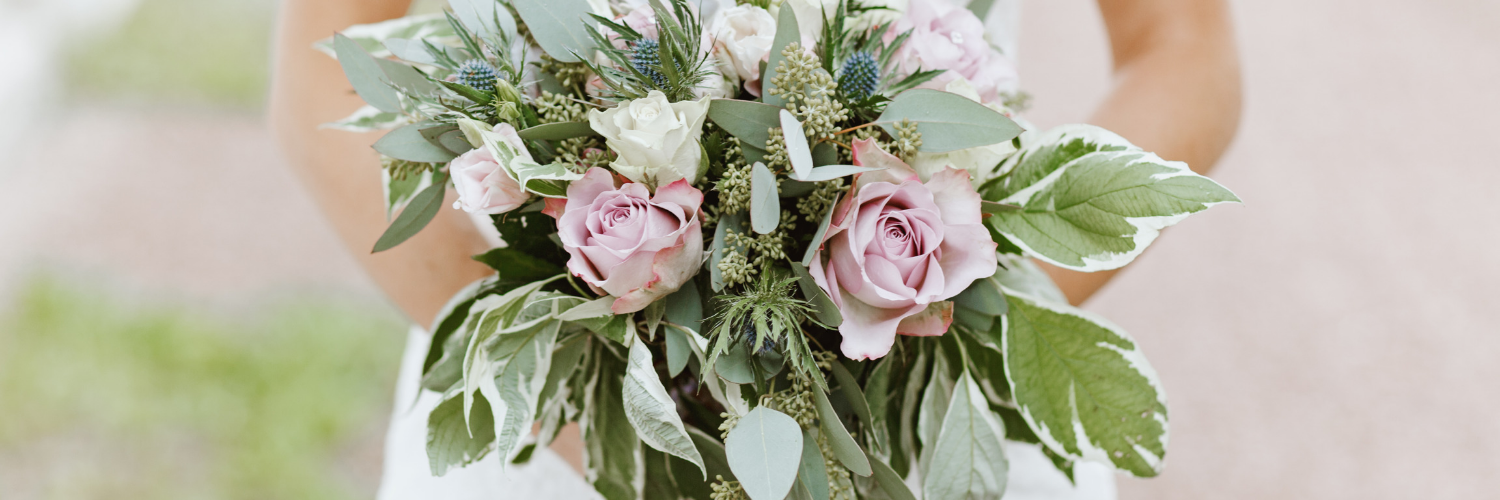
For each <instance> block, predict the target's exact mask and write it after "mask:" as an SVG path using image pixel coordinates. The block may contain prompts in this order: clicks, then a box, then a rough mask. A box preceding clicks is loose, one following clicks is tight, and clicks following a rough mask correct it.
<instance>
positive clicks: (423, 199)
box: [370, 175, 448, 253]
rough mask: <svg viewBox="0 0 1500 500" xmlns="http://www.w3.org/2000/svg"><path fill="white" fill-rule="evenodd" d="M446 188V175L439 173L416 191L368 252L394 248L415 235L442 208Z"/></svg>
mask: <svg viewBox="0 0 1500 500" xmlns="http://www.w3.org/2000/svg"><path fill="white" fill-rule="evenodd" d="M447 188H448V176H447V175H439V176H438V179H437V180H436V181H435V182H433V183H432V185H430V186H427V188H426V189H423V190H422V192H420V193H417V195H416V196H415V197H413V198H412V199H411V202H410V203H407V204H406V209H405V210H402V211H401V214H400V215H397V216H396V220H395V221H394V222H391V226H390V227H388V228H386V230H385V233H384V234H381V235H380V239H379V240H376V241H375V248H374V249H373V250H371V251H370V253H379V252H384V251H386V250H390V249H392V248H395V247H396V245H400V244H401V243H403V242H405V241H406V240H408V239H411V237H412V236H415V235H416V234H417V233H418V232H420V231H421V230H422V228H424V227H427V223H428V222H432V218H433V217H437V214H438V211H439V210H441V209H442V208H443V195H444V194H446V192H447V190H448V189H447Z"/></svg>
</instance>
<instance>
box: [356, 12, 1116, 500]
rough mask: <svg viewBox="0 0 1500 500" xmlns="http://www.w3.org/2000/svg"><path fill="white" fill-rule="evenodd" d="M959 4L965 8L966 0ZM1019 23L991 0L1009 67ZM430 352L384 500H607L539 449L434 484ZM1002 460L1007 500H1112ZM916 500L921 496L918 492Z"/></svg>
mask: <svg viewBox="0 0 1500 500" xmlns="http://www.w3.org/2000/svg"><path fill="white" fill-rule="evenodd" d="M910 1H913V2H920V1H924V0H910ZM955 3H960V4H964V5H967V4H968V2H967V1H964V0H959V1H957V2H955ZM1020 19H1021V17H1020V0H994V2H993V4H992V5H991V8H990V12H989V15H988V16H985V26H986V30H987V31H988V32H989V36H990V41H991V43H993V44H994V45H995V46H996V47H998V48H999V49H1000V50H1001V52H1002V53H1004V54H1005V55H1006V56H1007V57H1010V58H1011V60H1012V61H1017V55H1018V53H1017V40H1018V39H1019V28H1020ZM475 223H476V225H478V226H479V227H480V228H482V229H481V230H484V231H486V237H487V238H488V239H490V240H491V243H492V244H494V245H496V246H498V245H499V244H500V243H499V238H498V236H499V235H498V234H494V228H493V227H492V226H490V225H489V224H488V221H487V220H485V219H483V218H476V219H475ZM427 344H428V334H427V332H425V331H424V330H422V329H420V328H415V327H414V328H412V331H411V334H410V335H409V337H408V339H407V344H406V354H405V356H404V357H403V359H402V362H401V375H400V377H399V379H398V380H397V382H396V405H395V406H396V407H395V410H394V412H392V414H391V427H390V430H389V432H388V433H387V434H386V443H385V471H384V475H383V477H382V479H381V482H380V493H379V496H378V499H379V500H419V499H432V498H441V499H445V500H496V499H511V498H515V499H526V500H544V499H568V500H573V499H580V500H586V499H587V500H591V499H602V498H603V497H601V496H600V495H599V494H598V493H597V492H595V491H594V490H593V487H591V486H590V485H589V484H588V482H586V481H584V479H583V477H581V476H579V475H578V473H577V472H574V471H573V469H572V468H571V467H570V466H569V465H568V464H567V462H565V461H563V459H562V458H561V457H560V456H558V455H557V453H555V452H553V451H552V450H551V449H548V448H538V449H537V450H536V451H535V452H534V453H533V454H532V457H531V461H530V462H528V463H526V464H524V465H515V464H505V467H504V468H503V469H502V467H501V465H502V464H501V463H500V460H499V458H497V457H496V455H495V454H493V453H492V454H490V455H488V456H486V457H485V458H484V459H483V460H481V461H479V462H478V463H475V464H471V465H469V466H468V467H465V468H460V469H454V470H453V471H450V472H448V474H447V475H445V476H443V477H435V476H433V475H432V473H431V472H430V469H429V467H428V465H427V413H428V412H430V411H432V409H433V408H435V407H436V406H437V405H438V403H440V402H441V401H440V395H439V394H437V393H435V392H432V391H424V390H421V385H420V380H421V377H422V373H421V372H422V360H423V359H424V358H425V356H426V354H427ZM1005 454H1006V457H1007V458H1008V459H1009V460H1010V473H1009V477H1008V482H1007V484H1006V489H1005V499H1006V500H1114V499H1115V479H1114V474H1113V472H1111V471H1110V469H1109V468H1108V467H1106V466H1104V465H1100V464H1094V463H1079V464H1078V465H1077V466H1076V467H1075V469H1074V477H1075V479H1076V480H1077V485H1076V486H1075V485H1074V484H1073V483H1070V482H1069V481H1068V478H1067V477H1066V476H1064V475H1063V474H1062V473H1061V472H1058V470H1057V469H1056V468H1055V467H1053V466H1052V462H1051V461H1050V460H1048V459H1047V457H1046V455H1043V454H1042V450H1041V448H1040V447H1038V446H1036V445H1032V444H1026V443H1018V442H1012V441H1006V442H1005ZM914 489H918V490H919V488H914ZM915 493H917V494H918V495H919V496H920V494H921V492H920V491H915ZM646 500H654V499H646Z"/></svg>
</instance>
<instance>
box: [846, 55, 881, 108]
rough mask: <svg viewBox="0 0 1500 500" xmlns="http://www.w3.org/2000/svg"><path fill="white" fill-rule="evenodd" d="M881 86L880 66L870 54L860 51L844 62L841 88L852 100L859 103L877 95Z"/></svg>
mask: <svg viewBox="0 0 1500 500" xmlns="http://www.w3.org/2000/svg"><path fill="white" fill-rule="evenodd" d="M879 85H880V65H879V63H877V62H875V56H873V55H870V53H869V52H866V51H859V52H855V53H854V55H852V56H849V59H847V60H845V61H844V69H843V70H842V71H839V87H840V88H843V89H844V95H847V96H849V99H850V100H853V101H859V100H863V99H864V98H866V97H870V96H871V95H874V94H875V89H876V87H878V86H879Z"/></svg>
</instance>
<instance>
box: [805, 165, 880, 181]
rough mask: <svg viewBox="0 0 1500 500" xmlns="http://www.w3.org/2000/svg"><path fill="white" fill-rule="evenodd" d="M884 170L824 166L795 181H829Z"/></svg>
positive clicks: (847, 166) (853, 166)
mask: <svg viewBox="0 0 1500 500" xmlns="http://www.w3.org/2000/svg"><path fill="white" fill-rule="evenodd" d="M876 170H885V167H860V166H855V165H824V166H821V167H817V168H813V169H810V170H808V171H807V174H805V175H803V176H802V177H801V178H799V179H797V180H799V181H803V182H823V181H831V180H834V179H837V178H839V177H846V176H850V175H854V174H861V173H865V172H874V171H876Z"/></svg>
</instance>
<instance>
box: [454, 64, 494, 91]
mask: <svg viewBox="0 0 1500 500" xmlns="http://www.w3.org/2000/svg"><path fill="white" fill-rule="evenodd" d="M457 75H458V83H462V84H464V85H468V86H470V87H474V88H476V89H479V90H484V91H491V90H495V79H496V78H498V75H496V73H495V67H494V66H490V63H489V62H486V61H485V60H483V59H470V60H468V61H464V63H463V65H462V66H459V67H458V73H457Z"/></svg>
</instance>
